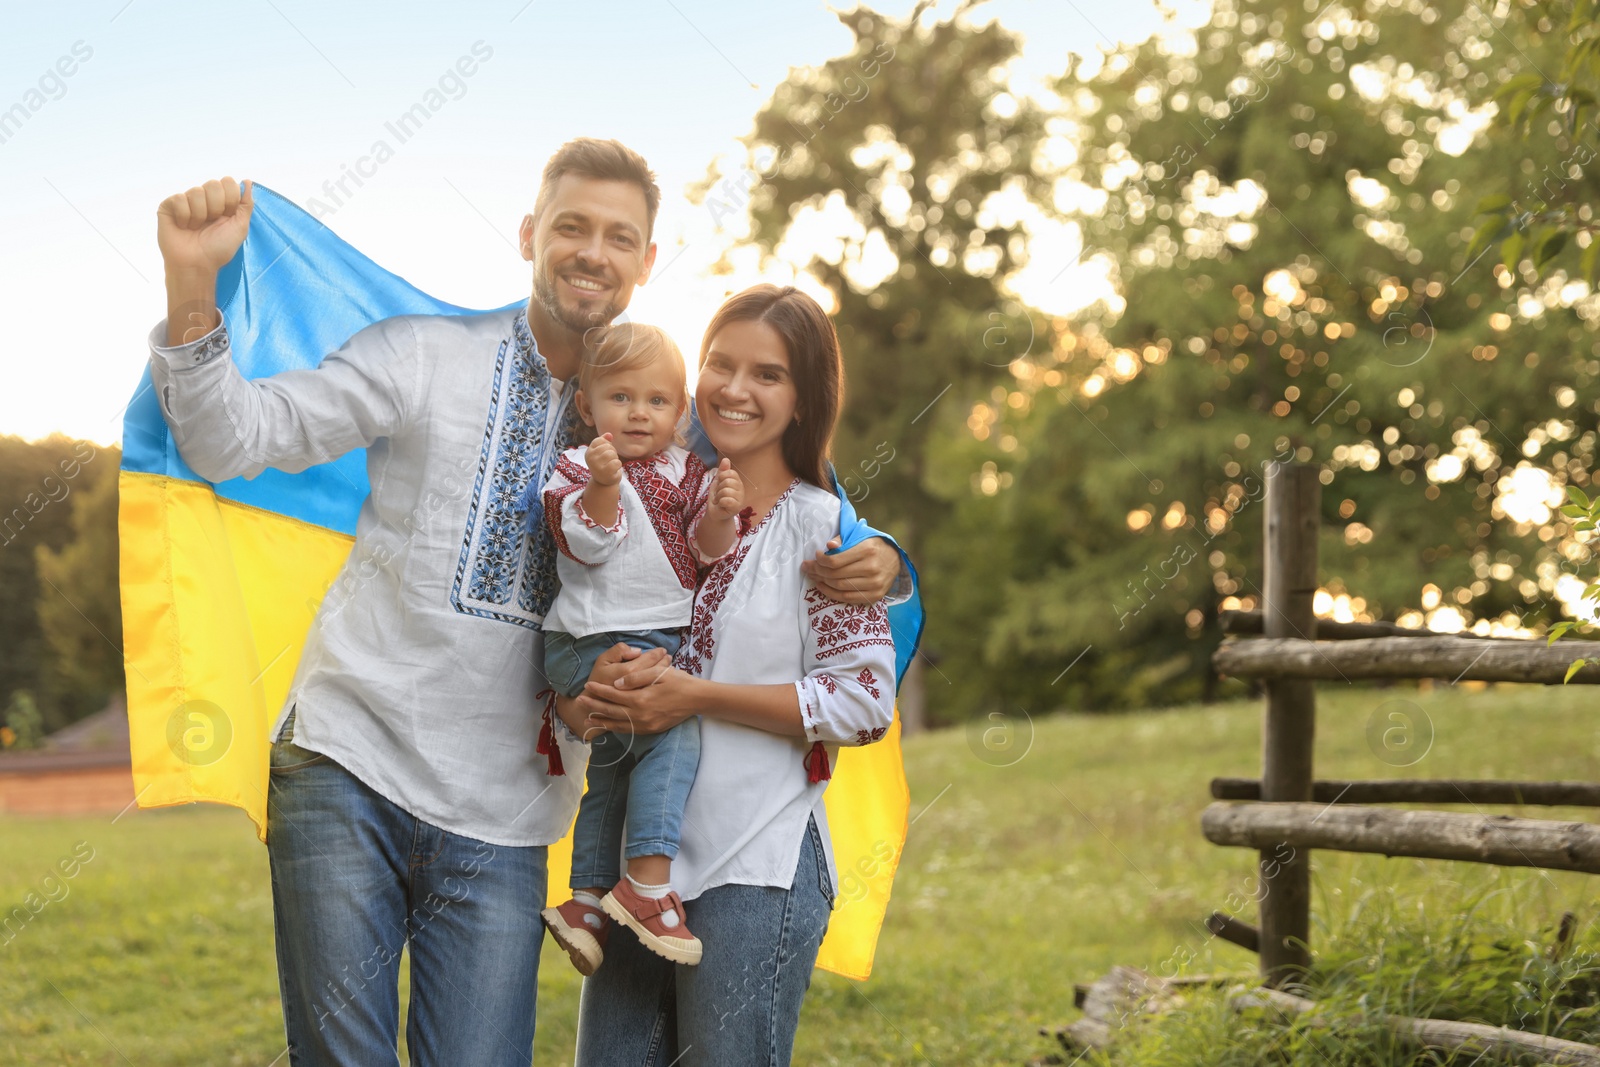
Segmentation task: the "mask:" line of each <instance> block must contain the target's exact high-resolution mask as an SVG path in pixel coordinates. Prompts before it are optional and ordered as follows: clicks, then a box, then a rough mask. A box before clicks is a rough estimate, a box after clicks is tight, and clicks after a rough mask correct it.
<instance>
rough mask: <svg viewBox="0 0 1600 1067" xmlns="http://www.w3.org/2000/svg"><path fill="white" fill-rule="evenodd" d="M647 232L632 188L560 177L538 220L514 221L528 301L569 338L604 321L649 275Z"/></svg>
mask: <svg viewBox="0 0 1600 1067" xmlns="http://www.w3.org/2000/svg"><path fill="white" fill-rule="evenodd" d="M648 226H649V211H648V209H647V207H646V206H645V199H644V190H643V189H640V188H639V187H638V186H637V185H635V184H633V183H632V182H624V181H603V180H598V179H595V178H586V177H584V176H582V175H578V174H563V175H562V176H561V177H560V178H559V179H558V180H557V182H556V186H555V188H554V189H553V190H552V191H551V193H550V199H549V201H548V202H547V203H546V204H545V206H544V209H543V211H542V212H541V213H540V215H539V217H538V218H533V217H532V216H529V217H528V218H526V219H524V220H523V223H522V233H521V237H522V258H523V259H527V260H531V261H532V262H533V264H534V270H533V296H534V299H535V300H537V301H538V303H539V306H540V307H541V308H543V309H544V311H545V313H546V314H547V315H549V316H550V317H551V318H552V319H554V320H556V321H557V322H559V323H560V324H561V325H563V326H565V327H566V328H567V329H569V330H572V331H573V332H575V333H582V332H584V331H586V330H588V329H590V328H591V327H594V326H603V325H605V324H606V323H608V322H610V321H611V320H612V319H614V318H616V317H617V316H618V315H620V314H621V313H622V311H623V309H624V308H626V307H627V306H628V301H629V300H630V299H631V298H632V296H633V289H634V286H636V285H641V284H643V283H644V281H645V279H646V278H648V277H649V275H650V267H651V265H652V264H653V263H654V262H655V258H656V246H655V245H654V244H651V243H649V241H648V240H647V239H646V237H645V234H646V229H647V227H648Z"/></svg>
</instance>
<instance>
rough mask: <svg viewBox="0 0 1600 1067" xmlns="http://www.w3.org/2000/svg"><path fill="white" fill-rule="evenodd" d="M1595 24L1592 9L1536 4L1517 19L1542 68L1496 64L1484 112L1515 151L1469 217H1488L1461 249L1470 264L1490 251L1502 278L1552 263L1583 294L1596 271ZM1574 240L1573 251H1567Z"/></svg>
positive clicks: (1578, 2)
mask: <svg viewBox="0 0 1600 1067" xmlns="http://www.w3.org/2000/svg"><path fill="white" fill-rule="evenodd" d="M1595 15H1596V9H1595V4H1594V2H1593V0H1555V2H1552V0H1539V2H1536V3H1524V4H1521V5H1520V6H1519V8H1518V9H1517V10H1516V14H1515V15H1514V16H1513V17H1514V18H1515V19H1516V23H1517V26H1518V28H1519V30H1520V31H1521V33H1522V34H1523V35H1524V36H1525V37H1526V38H1527V39H1528V40H1529V43H1530V47H1531V48H1532V50H1533V51H1535V52H1537V53H1538V54H1539V55H1540V57H1541V59H1542V64H1541V62H1536V61H1535V60H1534V58H1533V57H1532V56H1530V55H1529V54H1528V53H1527V52H1521V51H1513V52H1510V53H1509V54H1507V55H1505V56H1504V57H1503V58H1504V62H1503V64H1502V66H1501V69H1500V72H1499V77H1498V78H1497V79H1496V81H1495V83H1494V84H1496V85H1497V86H1498V87H1497V88H1496V89H1495V91H1494V92H1493V94H1491V96H1490V102H1491V103H1492V104H1494V105H1496V106H1495V108H1494V110H1495V119H1496V122H1497V123H1498V124H1499V126H1500V129H1501V130H1502V131H1503V132H1504V133H1506V134H1508V135H1510V136H1511V137H1515V136H1517V135H1519V134H1520V135H1521V136H1522V141H1523V143H1522V144H1521V145H1519V146H1517V147H1518V150H1517V151H1515V152H1512V153H1510V154H1509V155H1508V156H1507V157H1506V159H1507V160H1508V162H1515V163H1516V164H1517V166H1516V168H1515V170H1516V173H1510V174H1508V175H1507V177H1506V179H1505V180H1504V182H1503V190H1504V191H1496V192H1491V193H1489V194H1488V195H1487V196H1485V197H1484V198H1483V199H1482V200H1480V201H1478V214H1479V215H1480V216H1487V217H1486V218H1485V219H1484V221H1483V223H1482V225H1481V226H1480V227H1479V228H1478V231H1477V233H1476V234H1474V236H1473V244H1472V247H1471V249H1469V251H1470V252H1471V253H1472V254H1474V255H1477V254H1480V253H1482V252H1484V251H1487V250H1488V249H1489V248H1490V246H1492V245H1494V244H1495V243H1497V242H1498V245H1499V253H1500V256H1499V258H1500V260H1501V262H1502V263H1504V264H1505V266H1506V268H1507V269H1508V270H1515V269H1516V268H1517V267H1518V265H1519V264H1520V263H1521V262H1522V261H1523V259H1524V257H1526V259H1527V260H1528V261H1529V262H1530V263H1531V269H1532V271H1533V272H1534V273H1535V275H1537V274H1538V273H1540V272H1542V271H1544V269H1545V267H1546V266H1548V265H1550V264H1551V263H1552V262H1559V263H1560V264H1561V267H1562V271H1563V273H1572V272H1571V271H1570V270H1569V268H1572V267H1576V268H1577V269H1576V273H1575V274H1574V276H1575V277H1582V278H1583V279H1584V281H1585V282H1586V283H1587V284H1588V285H1589V287H1590V288H1593V287H1594V284H1595V277H1596V273H1597V270H1600V242H1597V241H1596V240H1595V236H1596V231H1597V230H1600V218H1597V217H1596V212H1595V201H1596V197H1597V194H1600V186H1597V184H1596V182H1595V179H1594V176H1593V175H1592V174H1591V173H1590V172H1589V171H1588V170H1586V169H1585V168H1586V167H1587V166H1588V164H1589V163H1591V162H1592V161H1593V160H1594V158H1595V155H1596V148H1597V142H1600V124H1597V123H1596V115H1597V103H1600V101H1597V96H1596V94H1597V92H1600V22H1597V21H1596V18H1595ZM1557 64H1559V66H1558V65H1557ZM1546 71H1551V72H1555V73H1553V74H1547V73H1546ZM1574 235H1576V236H1577V241H1576V242H1573V243H1569V238H1571V237H1573V236H1574ZM1563 250H1567V251H1568V254H1567V255H1566V256H1562V255H1561V253H1562V252H1563ZM1558 257H1559V258H1558Z"/></svg>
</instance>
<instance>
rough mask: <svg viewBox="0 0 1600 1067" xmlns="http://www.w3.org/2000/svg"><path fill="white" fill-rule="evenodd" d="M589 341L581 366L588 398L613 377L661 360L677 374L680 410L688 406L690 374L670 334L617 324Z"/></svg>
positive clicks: (600, 329)
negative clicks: (597, 386) (596, 388)
mask: <svg viewBox="0 0 1600 1067" xmlns="http://www.w3.org/2000/svg"><path fill="white" fill-rule="evenodd" d="M586 340H587V342H588V344H587V345H586V346H585V349H584V353H583V360H582V362H580V363H579V364H578V388H579V389H581V390H583V394H584V395H585V396H593V395H594V387H595V386H596V384H598V383H599V382H602V381H604V380H605V379H607V378H609V377H610V376H611V375H613V374H617V373H620V372H622V371H629V370H638V369H639V368H641V367H648V366H650V365H651V364H652V363H654V362H655V361H656V360H658V359H664V360H666V361H667V364H668V366H669V367H670V368H671V369H672V370H673V371H675V372H676V376H677V380H678V398H679V403H678V409H679V410H680V411H682V410H684V409H685V408H687V407H688V406H689V371H688V368H687V366H685V364H684V361H683V353H682V352H681V351H679V349H678V346H677V344H675V343H674V342H673V340H672V338H671V337H668V336H667V331H665V330H663V329H662V328H661V327H659V326H647V325H645V324H644V323H642V322H614V323H612V324H611V325H609V326H597V327H595V328H594V329H592V330H590V331H589V333H588V335H587V337H586ZM592 429H593V428H592V427H589V426H582V427H580V434H579V436H580V437H581V436H583V434H586V433H587V434H590V435H591V436H592Z"/></svg>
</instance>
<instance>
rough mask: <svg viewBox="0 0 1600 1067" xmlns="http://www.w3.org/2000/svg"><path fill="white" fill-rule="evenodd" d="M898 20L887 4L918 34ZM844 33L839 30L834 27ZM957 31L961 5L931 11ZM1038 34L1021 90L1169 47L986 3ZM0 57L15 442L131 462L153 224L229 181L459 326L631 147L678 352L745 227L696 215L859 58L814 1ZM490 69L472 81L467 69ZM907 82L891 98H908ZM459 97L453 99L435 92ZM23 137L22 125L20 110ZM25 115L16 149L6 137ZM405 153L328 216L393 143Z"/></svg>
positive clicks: (152, 299) (285, 3) (0, 150)
mask: <svg viewBox="0 0 1600 1067" xmlns="http://www.w3.org/2000/svg"><path fill="white" fill-rule="evenodd" d="M912 6H913V5H912V4H911V3H910V2H907V0H883V2H882V3H880V4H879V5H878V7H877V9H878V10H880V11H882V12H884V13H885V14H889V15H893V16H903V15H905V14H906V13H908V12H909V11H910V9H911V7H912ZM834 9H835V10H836V9H837V7H835V8H834ZM951 10H953V4H952V3H951V0H944V2H942V3H941V4H939V5H937V6H936V7H935V8H934V9H933V14H934V15H935V16H937V17H942V16H944V15H947V14H948V13H949V12H950V11H951ZM978 17H979V18H980V19H983V20H987V19H989V18H998V19H999V20H1000V21H1001V22H1002V23H1003V24H1005V25H1007V26H1008V27H1010V28H1012V29H1015V30H1017V31H1018V32H1020V33H1022V34H1023V35H1024V38H1025V42H1026V44H1025V51H1024V54H1023V58H1022V60H1021V62H1020V63H1019V64H1018V67H1017V70H1016V72H1015V75H1016V78H1017V79H1018V81H1019V82H1021V83H1023V84H1024V85H1029V84H1035V83H1037V82H1038V80H1039V79H1040V78H1041V77H1042V76H1043V75H1045V74H1047V73H1050V72H1057V73H1059V72H1060V71H1061V70H1062V69H1064V68H1065V66H1066V62H1067V55H1068V53H1069V52H1077V53H1078V54H1080V55H1094V54H1096V53H1097V52H1099V51H1100V50H1101V49H1103V48H1107V47H1110V46H1111V45H1112V44H1113V43H1115V42H1117V41H1128V42H1133V41H1138V40H1142V39H1143V38H1145V37H1148V36H1149V35H1150V34H1151V33H1153V32H1155V31H1156V30H1157V29H1158V28H1159V27H1160V25H1161V17H1160V14H1159V12H1158V11H1157V9H1156V8H1155V6H1154V4H1153V3H1148V2H1134V3H1125V4H1116V5H1108V4H1083V5H1081V6H1080V5H1076V4H1074V3H1072V2H1070V0H994V2H992V3H989V4H986V5H983V6H982V7H981V8H979V9H978ZM6 20H7V25H6V29H5V33H4V34H3V35H0V72H3V75H0V235H3V236H0V294H3V295H0V312H3V314H0V433H7V434H17V435H21V436H24V437H28V438H36V437H40V436H44V435H46V434H49V433H52V432H63V433H67V434H70V435H73V436H77V437H85V438H89V439H91V440H94V441H97V442H101V443H112V442H115V441H117V440H119V439H120V437H121V417H122V410H123V407H124V405H125V404H126V403H127V401H128V398H129V397H130V396H131V395H132V392H133V388H134V385H135V383H136V382H137V381H138V378H139V375H140V373H141V371H142V370H143V367H144V363H145V360H146V358H147V354H148V353H147V350H146V347H145V346H146V338H147V337H148V335H149V332H150V330H151V328H152V327H153V326H154V325H155V324H156V323H157V322H158V321H159V320H160V319H161V318H162V316H163V315H164V314H165V296H164V289H163V285H162V271H161V260H160V255H159V253H158V252H157V249H156V243H155V209H156V206H157V205H158V204H159V203H160V202H161V200H162V199H163V198H164V197H166V196H168V195H170V194H172V193H175V192H179V191H182V190H183V189H186V188H188V187H189V186H192V185H197V184H199V183H201V182H203V181H204V180H206V179H208V178H212V177H221V176H223V175H231V176H234V177H237V178H246V177H248V178H252V179H254V180H256V181H258V182H260V183H261V184H263V185H266V186H270V187H271V188H273V189H275V190H277V191H278V192H280V193H282V194H283V195H285V196H287V197H289V198H290V199H292V200H294V201H295V202H297V203H299V204H301V205H302V206H304V207H308V208H311V207H313V206H316V205H314V204H313V200H314V199H315V200H316V201H317V202H318V205H320V206H319V210H320V211H321V217H322V221H323V222H324V223H326V224H327V225H328V226H330V227H332V228H333V229H334V230H335V231H336V232H337V233H338V234H339V235H340V236H341V237H343V238H344V239H346V240H347V241H349V242H350V243H352V244H353V245H355V246H356V247H357V248H359V249H360V250H362V251H363V252H364V253H365V254H366V255H368V256H370V257H371V258H372V259H374V260H375V261H377V262H378V263H379V264H381V265H383V266H384V267H386V268H388V269H389V270H392V271H394V272H395V273H397V274H399V275H401V276H402V277H404V278H406V279H407V280H409V281H410V282H412V283H413V284H415V285H417V286H418V287H420V288H421V289H423V290H424V291H426V292H429V293H431V294H433V295H435V296H438V297H441V298H443V299H445V300H448V301H451V302H453V303H456V304H460V305H464V306H467V307H480V308H490V307H499V306H503V305H505V304H507V303H510V302H512V301H514V300H518V299H523V298H525V297H526V295H527V293H528V290H529V287H530V273H529V266H528V264H527V263H525V262H524V261H523V260H522V259H521V258H520V257H519V256H518V255H517V253H516V249H515V246H514V240H515V234H516V227H517V224H518V223H519V221H520V220H521V218H522V216H523V215H524V214H525V213H526V212H527V211H529V210H530V209H531V207H532V205H533V200H534V195H535V193H536V192H537V185H538V172H539V169H540V167H541V166H542V165H543V163H544V161H545V160H546V159H547V158H548V157H549V155H550V154H551V153H552V152H553V151H554V150H555V149H556V148H557V147H558V146H559V145H560V144H561V143H562V142H563V141H566V140H567V139H569V138H571V137H575V136H580V135H589V136H598V137H616V138H618V139H620V140H622V141H623V142H624V143H626V144H628V145H630V146H632V147H633V148H635V149H637V150H638V151H639V152H641V153H642V154H643V155H644V156H645V158H646V159H648V160H649V161H650V163H651V165H652V166H653V167H654V168H655V170H656V172H657V175H658V177H659V180H660V184H661V187H662V191H663V202H662V208H661V213H660V218H659V220H658V222H657V232H656V240H657V242H658V244H659V246H660V251H659V253H658V257H657V265H656V274H655V277H654V278H653V279H652V280H651V282H650V283H649V284H648V285H646V286H645V287H644V288H642V289H640V290H638V292H637V293H636V294H635V296H634V299H633V303H632V305H631V306H630V308H629V316H630V317H631V318H632V319H634V320H635V321H640V322H653V323H657V324H659V325H661V326H663V327H665V328H666V329H667V330H668V331H669V332H670V333H671V334H672V335H673V337H674V338H675V339H676V340H677V341H678V342H679V344H680V346H682V347H683V349H684V351H685V352H686V353H689V354H691V361H692V353H694V352H696V351H697V350H698V347H699V338H700V333H701V331H702V330H703V328H704V325H705V323H706V322H707V321H708V320H709V318H710V316H711V314H712V312H713V311H714V310H715V308H716V306H717V304H718V303H719V302H720V300H721V299H722V298H723V296H725V295H726V294H727V293H728V292H729V291H731V290H736V289H740V288H743V287H744V286H746V285H749V284H752V283H754V282H756V281H759V280H762V277H761V274H760V269H761V268H760V266H759V265H758V264H756V263H754V262H753V261H752V262H745V263H744V264H743V266H742V267H741V269H740V270H739V271H738V272H737V273H736V274H735V275H734V276H732V277H729V276H726V275H724V276H713V275H712V274H711V273H710V271H709V267H710V265H711V264H712V263H714V262H715V261H716V260H717V259H718V257H719V256H720V254H721V253H722V252H723V250H724V249H725V248H726V247H728V245H729V244H730V243H731V242H732V241H733V240H734V238H735V237H736V235H737V231H738V229H739V227H738V220H731V219H728V218H725V217H718V216H716V215H714V214H713V213H712V212H711V211H709V210H708V209H707V208H706V207H705V206H703V205H695V204H693V203H691V202H690V201H689V199H688V198H687V196H686V189H687V187H688V186H690V185H692V184H693V183H696V182H699V181H703V180H704V179H705V177H706V175H707V173H708V168H710V167H711V166H712V165H713V163H714V162H715V161H717V160H719V159H723V160H727V159H731V158H735V156H736V155H737V154H738V153H740V151H741V150H740V147H739V145H738V143H737V139H738V138H739V137H741V136H743V135H745V134H747V133H748V132H749V131H750V129H751V128H752V124H753V119H754V116H755V113H756V111H757V110H758V109H759V108H760V107H761V105H762V104H763V103H764V102H765V101H766V99H767V98H768V96H769V94H770V93H771V91H772V90H773V88H775V87H776V86H777V85H778V84H779V83H780V82H782V81H783V80H784V78H785V76H786V75H787V73H788V71H789V70H790V69H791V68H793V67H803V66H810V65H814V64H819V63H821V62H823V61H825V60H827V59H829V58H830V57H833V56H835V55H839V54H841V53H843V52H845V51H847V50H848V49H849V46H850V40H851V38H850V34H849V32H848V31H847V30H846V29H845V28H844V27H843V26H842V25H841V24H840V23H839V21H838V19H837V18H836V17H835V15H834V14H833V13H832V10H830V6H829V5H826V4H824V3H821V2H819V0H762V2H760V3H755V2H750V0H745V2H743V3H731V2H725V0H632V2H626V3H623V2H615V3H613V2H604V0H596V2H589V3H583V4H558V3H555V2H553V0H532V2H531V3H530V2H528V0H483V2H475V3H471V4H453V5H448V6H446V5H442V4H423V3H386V4H383V5H381V7H380V6H379V5H376V4H361V5H357V4H350V3H346V4H332V3H327V2H325V0H324V2H313V0H238V2H237V3H232V4H226V5H222V4H215V3H200V2H187V0H183V2H180V0H131V2H129V0H103V2H102V0H93V2H84V3H63V4H56V5H43V4H37V5H27V6H26V7H19V8H13V9H11V10H8V11H7V12H6ZM463 57H470V59H471V60H472V61H473V62H469V63H467V64H466V68H467V69H472V70H473V73H472V74H471V75H470V76H461V75H460V73H459V72H458V71H457V69H456V68H457V64H458V62H459V61H460V60H462V59H463ZM913 74H914V72H912V71H908V70H902V69H898V68H896V67H894V66H893V65H892V64H891V65H889V66H887V67H886V68H885V69H884V73H883V75H882V76H883V77H889V78H896V77H908V76H912V75H913ZM441 79H444V81H443V83H442V84H441ZM435 89H442V91H443V93H444V96H445V103H444V105H443V106H442V107H440V108H439V109H438V110H437V111H436V112H435V113H434V114H433V115H432V117H431V118H430V119H429V121H428V122H427V124H426V125H425V126H424V127H423V128H422V129H421V130H420V131H417V132H415V133H414V134H413V135H412V136H411V137H409V138H408V139H407V140H406V141H405V142H404V143H399V140H398V138H396V137H395V136H394V135H393V134H392V133H391V132H389V131H388V130H387V128H386V125H385V124H386V123H391V122H394V121H395V120H396V119H398V117H399V116H400V115H402V114H403V113H405V112H406V111H407V110H408V109H409V108H411V106H412V105H414V104H416V103H418V102H419V101H422V100H423V98H424V94H426V93H428V92H429V91H430V90H435ZM18 104H21V105H22V106H23V111H25V112H26V117H25V119H23V120H21V121H20V122H19V121H18V120H17V119H16V118H15V116H17V115H20V114H22V112H18V111H14V110H12V109H13V106H14V105H18ZM7 112H10V114H11V115H12V116H13V118H12V120H11V122H10V125H5V124H4V123H3V116H4V115H5V114H6V113H7ZM380 139H382V140H385V141H387V142H388V143H389V144H390V146H391V147H392V148H393V149H394V154H393V157H392V158H389V159H387V160H386V161H384V162H383V163H382V164H381V165H376V166H374V165H373V164H372V163H367V164H365V165H364V167H365V169H366V170H367V171H368V172H369V174H370V175H371V176H370V177H367V178H365V179H363V182H362V184H361V185H360V186H359V187H357V186H356V185H355V184H354V183H353V182H351V181H349V180H348V179H347V180H346V182H345V190H344V192H343V193H339V192H338V191H337V190H336V189H335V190H330V189H329V188H328V183H330V182H337V181H338V180H339V179H340V178H341V177H343V176H344V175H345V173H346V168H349V167H354V166H355V165H356V164H357V163H358V161H360V160H361V158H362V157H364V156H368V155H369V153H370V152H371V150H372V147H373V144H374V142H375V141H378V140H380Z"/></svg>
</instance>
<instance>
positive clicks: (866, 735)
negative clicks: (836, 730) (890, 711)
mask: <svg viewBox="0 0 1600 1067" xmlns="http://www.w3.org/2000/svg"><path fill="white" fill-rule="evenodd" d="M888 732H889V731H888V729H887V728H886V727H883V726H874V727H873V728H872V729H871V730H870V731H867V730H857V731H856V744H858V745H870V744H872V742H874V741H881V740H882V739H883V735H884V734H886V733H888Z"/></svg>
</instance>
